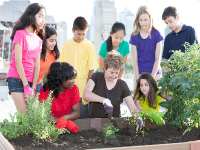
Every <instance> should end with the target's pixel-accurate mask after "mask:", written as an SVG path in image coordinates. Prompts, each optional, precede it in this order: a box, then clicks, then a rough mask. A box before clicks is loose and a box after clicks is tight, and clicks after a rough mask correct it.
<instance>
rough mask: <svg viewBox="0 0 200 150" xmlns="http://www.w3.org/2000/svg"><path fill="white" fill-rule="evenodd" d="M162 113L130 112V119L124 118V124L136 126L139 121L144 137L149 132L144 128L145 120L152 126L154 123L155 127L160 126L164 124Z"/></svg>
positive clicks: (153, 111) (151, 111)
mask: <svg viewBox="0 0 200 150" xmlns="http://www.w3.org/2000/svg"><path fill="white" fill-rule="evenodd" d="M163 117H164V112H158V111H155V110H150V111H149V112H143V111H140V112H139V114H138V113H136V112H132V117H126V118H125V120H124V123H128V124H129V125H138V124H139V121H141V122H142V123H143V128H142V131H141V133H142V134H143V135H144V134H145V133H146V132H148V131H149V129H148V128H146V127H145V123H146V121H147V119H148V120H149V121H150V122H151V123H152V124H153V122H155V123H156V124H157V126H162V125H164V124H165V121H164V119H163Z"/></svg>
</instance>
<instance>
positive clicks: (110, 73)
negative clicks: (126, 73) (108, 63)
mask: <svg viewBox="0 0 200 150" xmlns="http://www.w3.org/2000/svg"><path fill="white" fill-rule="evenodd" d="M104 69H105V68H104ZM119 72H120V69H115V68H108V69H105V78H106V80H108V81H111V82H113V81H115V80H116V79H118V76H119Z"/></svg>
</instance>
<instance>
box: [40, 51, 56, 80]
mask: <svg viewBox="0 0 200 150" xmlns="http://www.w3.org/2000/svg"><path fill="white" fill-rule="evenodd" d="M54 55H55V52H54V53H53V54H52V53H51V51H49V54H48V56H47V57H46V58H45V61H43V59H40V74H39V78H38V82H37V84H40V83H41V82H42V80H43V76H44V74H45V72H46V71H47V70H48V69H49V67H50V65H51V64H52V63H53V62H55V61H56V59H55V57H54Z"/></svg>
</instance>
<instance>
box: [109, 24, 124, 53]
mask: <svg viewBox="0 0 200 150" xmlns="http://www.w3.org/2000/svg"><path fill="white" fill-rule="evenodd" d="M120 30H123V31H124V36H125V35H126V30H125V26H124V24H123V23H121V22H118V21H117V22H115V23H114V24H113V26H112V28H111V31H110V34H114V33H116V32H117V31H120ZM105 42H106V43H107V51H108V52H110V51H112V50H113V45H112V37H111V36H109V37H108V39H107V40H106V41H105Z"/></svg>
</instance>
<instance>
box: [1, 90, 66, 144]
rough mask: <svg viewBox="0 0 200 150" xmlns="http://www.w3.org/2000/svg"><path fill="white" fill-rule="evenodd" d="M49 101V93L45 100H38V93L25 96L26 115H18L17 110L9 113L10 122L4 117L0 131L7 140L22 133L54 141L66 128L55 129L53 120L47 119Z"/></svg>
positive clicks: (50, 99)
mask: <svg viewBox="0 0 200 150" xmlns="http://www.w3.org/2000/svg"><path fill="white" fill-rule="evenodd" d="M51 102H52V98H51V93H50V94H49V97H48V98H47V100H46V101H43V102H40V100H39V98H38V95H37V96H35V95H31V96H30V97H28V98H27V103H28V105H26V110H27V113H28V115H27V114H22V115H20V113H19V112H16V113H15V114H14V115H11V114H10V117H11V122H8V120H7V119H4V121H3V123H2V124H0V131H1V132H2V134H3V135H4V136H5V137H6V138H7V139H8V140H11V139H13V138H16V137H18V136H20V135H24V134H33V136H34V138H35V139H43V140H44V139H50V140H52V141H55V140H56V139H57V138H58V136H59V135H60V134H62V133H64V132H65V131H66V129H59V130H57V129H56V128H55V122H54V121H53V120H49V118H50V114H51Z"/></svg>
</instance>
